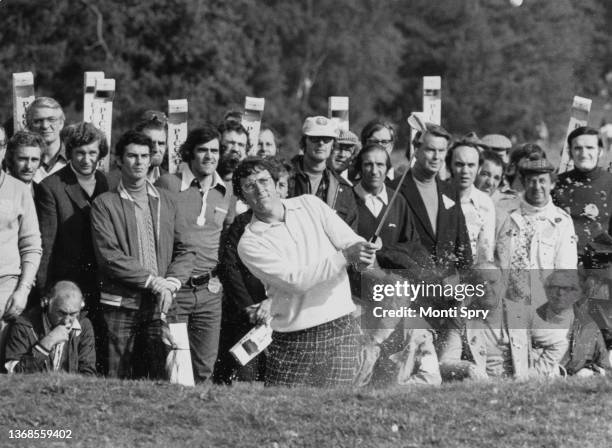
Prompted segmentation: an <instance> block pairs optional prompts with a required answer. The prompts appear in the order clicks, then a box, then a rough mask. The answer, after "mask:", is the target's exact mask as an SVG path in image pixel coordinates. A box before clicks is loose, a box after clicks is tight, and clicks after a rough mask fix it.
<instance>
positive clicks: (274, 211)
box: [232, 117, 376, 387]
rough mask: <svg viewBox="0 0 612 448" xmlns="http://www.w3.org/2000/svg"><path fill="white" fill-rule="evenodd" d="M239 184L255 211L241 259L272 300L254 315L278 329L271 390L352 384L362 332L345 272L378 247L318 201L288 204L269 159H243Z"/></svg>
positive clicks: (269, 373) (370, 258) (367, 260)
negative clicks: (356, 318)
mask: <svg viewBox="0 0 612 448" xmlns="http://www.w3.org/2000/svg"><path fill="white" fill-rule="evenodd" d="M321 118H322V117H321ZM325 120H327V119H325ZM321 126H323V124H322V123H321ZM232 182H233V184H234V191H235V192H236V195H237V196H238V197H240V198H241V199H242V200H244V201H245V202H246V203H247V204H248V205H249V206H250V208H251V210H253V219H252V220H251V223H250V224H249V225H248V226H247V227H246V230H245V232H244V234H243V236H242V238H241V239H240V242H239V243H238V255H239V256H240V259H241V260H242V261H243V262H244V264H245V265H246V266H247V268H248V269H249V270H250V271H251V272H252V273H253V274H254V275H255V276H256V277H257V278H259V279H260V280H261V281H262V282H263V284H264V286H265V288H266V292H267V294H268V299H266V300H264V301H263V302H261V303H260V305H259V307H258V308H257V309H256V310H255V311H254V314H255V317H256V318H257V319H258V320H260V321H264V322H265V321H268V320H270V319H271V326H272V329H273V330H274V333H273V336H272V344H271V345H270V347H269V351H268V356H269V357H268V360H267V366H266V380H265V381H266V384H267V385H283V386H295V385H308V386H323V387H331V386H339V385H350V384H351V382H352V381H353V376H354V374H355V370H356V367H357V355H358V345H357V333H358V330H357V327H356V323H355V320H354V319H353V318H352V316H351V313H352V312H353V311H354V310H355V305H354V304H353V301H352V299H351V291H350V287H349V279H348V274H347V271H346V267H347V265H349V264H353V265H354V266H355V267H356V268H357V269H365V268H367V267H369V266H371V265H372V264H373V263H374V259H375V256H376V247H375V246H374V245H373V244H371V243H367V242H366V241H365V240H364V239H363V238H361V237H359V236H358V235H357V234H355V233H354V232H353V231H351V229H350V228H349V227H348V226H347V225H346V223H345V222H343V221H342V219H340V218H339V217H338V215H337V214H336V213H334V212H333V211H332V210H331V209H330V208H329V207H328V206H327V205H325V204H324V203H323V202H322V201H320V200H319V199H317V198H315V197H313V196H311V195H302V196H300V197H296V198H291V199H285V200H281V199H280V196H279V193H278V191H277V185H276V184H277V182H278V170H276V169H275V167H274V165H272V163H271V162H270V161H268V160H265V159H263V160H262V159H246V160H244V161H243V162H241V163H240V165H238V168H237V169H236V171H235V172H234V177H233V179H232Z"/></svg>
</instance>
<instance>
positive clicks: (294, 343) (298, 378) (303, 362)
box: [265, 315, 359, 387]
mask: <svg viewBox="0 0 612 448" xmlns="http://www.w3.org/2000/svg"><path fill="white" fill-rule="evenodd" d="M358 334H359V330H358V328H357V323H356V322H355V320H354V318H353V317H352V316H350V315H348V316H343V317H340V318H338V319H335V320H332V321H331V322H327V323H324V324H321V325H318V326H316V327H312V328H307V329H305V330H300V331H293V332H289V333H279V332H274V334H273V336H272V344H270V346H269V347H268V359H267V365H266V378H265V384H266V386H316V387H334V386H342V385H351V384H352V381H353V377H354V376H355V373H356V369H357V361H358V354H359V346H358V344H357V336H358Z"/></svg>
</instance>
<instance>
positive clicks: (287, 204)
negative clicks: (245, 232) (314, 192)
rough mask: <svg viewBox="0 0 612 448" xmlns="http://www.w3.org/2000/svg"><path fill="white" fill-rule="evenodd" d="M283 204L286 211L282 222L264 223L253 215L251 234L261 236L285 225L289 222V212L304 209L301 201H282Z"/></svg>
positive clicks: (250, 226)
mask: <svg viewBox="0 0 612 448" xmlns="http://www.w3.org/2000/svg"><path fill="white" fill-rule="evenodd" d="M293 199H297V198H293ZM281 202H282V203H283V207H284V209H285V219H284V220H283V221H280V222H273V223H267V222H263V221H260V220H259V219H257V217H256V216H255V213H253V216H252V217H251V223H250V224H249V229H250V230H251V232H253V233H255V234H258V235H261V234H263V233H265V232H266V231H267V230H268V229H270V228H272V227H276V226H279V225H281V224H284V223H285V222H286V221H287V214H288V213H289V212H292V211H293V210H298V209H300V208H302V204H301V202H300V201H294V200H292V199H281Z"/></svg>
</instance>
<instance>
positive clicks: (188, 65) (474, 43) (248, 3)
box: [0, 0, 612, 140]
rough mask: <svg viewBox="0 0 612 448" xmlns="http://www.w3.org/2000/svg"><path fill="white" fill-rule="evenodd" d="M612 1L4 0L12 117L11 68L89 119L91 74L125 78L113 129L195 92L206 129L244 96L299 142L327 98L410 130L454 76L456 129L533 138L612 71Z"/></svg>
mask: <svg viewBox="0 0 612 448" xmlns="http://www.w3.org/2000/svg"><path fill="white" fill-rule="evenodd" d="M608 3H609V2H606V1H605V0H581V1H580V2H574V1H571V0H525V2H524V5H523V6H522V7H520V8H514V7H511V6H510V5H509V3H508V1H507V0H464V1H460V2H459V1H456V0H438V1H435V2H432V1H430V0H410V1H408V0H387V1H384V2H380V1H375V0H303V1H298V0H292V1H289V0H284V1H283V0H234V1H232V2H225V1H220V0H207V1H205V0H148V1H147V2H142V1H136V0H106V1H96V0H50V1H47V2H39V1H37V0H5V1H4V2H1V3H0V20H1V24H2V26H1V27H0V79H4V80H5V82H4V83H2V84H0V98H2V103H0V107H1V110H0V112H1V113H2V115H3V116H4V117H8V116H9V114H10V113H11V82H10V80H11V73H13V72H20V71H33V72H34V74H35V82H36V89H37V95H51V96H54V97H56V98H57V99H58V100H59V101H60V102H61V103H62V104H63V105H65V106H66V111H67V114H68V119H69V121H74V120H78V119H80V117H81V116H82V115H81V114H82V83H83V72H84V71H86V70H102V71H104V72H105V73H106V76H107V77H113V78H115V79H116V80H117V94H116V97H115V107H114V119H115V124H114V129H115V131H116V132H120V131H121V130H124V129H126V128H127V127H129V126H130V124H131V123H132V122H133V120H134V118H135V117H136V116H137V115H138V114H139V113H140V112H141V111H142V110H144V109H151V108H153V109H165V107H166V101H167V99H169V98H185V97H186V98H188V99H189V106H190V122H191V126H195V125H197V123H198V122H202V120H212V121H215V122H217V121H219V120H220V119H221V117H222V116H223V113H224V112H225V111H226V110H228V109H231V108H240V107H241V105H242V102H243V99H244V96H245V95H252V96H263V97H265V98H266V110H265V113H264V120H265V121H267V122H269V123H271V124H272V125H274V126H275V127H276V128H278V130H279V131H280V133H281V134H282V135H285V136H287V137H289V139H290V140H291V139H295V138H296V137H297V135H298V134H299V131H300V125H301V122H302V120H303V117H304V116H306V115H308V114H326V113H327V97H328V96H331V95H340V96H343V95H346V96H350V101H351V104H350V106H351V114H350V118H351V127H352V128H354V129H356V130H359V129H360V127H361V126H362V125H363V124H364V123H365V122H366V121H367V120H369V119H370V118H372V117H373V116H376V115H383V116H387V117H389V118H391V119H393V120H394V121H395V122H397V123H399V124H401V125H402V127H403V129H402V130H403V132H404V134H405V133H406V128H405V124H404V121H405V117H406V116H407V115H408V114H409V113H410V112H411V111H414V110H419V109H420V108H421V77H422V76H424V75H440V76H442V77H443V85H442V87H443V92H442V96H443V124H444V125H446V126H447V127H448V128H449V129H451V130H453V131H455V132H457V133H463V132H467V131H468V130H476V131H477V132H479V133H487V132H505V133H508V134H515V135H517V136H518V137H519V138H533V137H534V134H533V133H534V126H535V124H536V123H538V122H540V121H544V122H546V124H547V125H548V127H549V129H550V130H551V133H552V134H553V137H559V136H562V134H563V132H564V130H565V127H566V126H567V119H568V111H569V104H570V101H571V98H572V96H573V95H575V94H579V95H583V96H593V95H596V94H597V92H598V91H599V89H600V88H601V82H600V79H601V78H602V75H603V74H604V73H605V72H607V71H610V69H611V68H612V67H610V62H609V61H610V60H611V59H610V55H611V53H612V46H610V44H609V43H608V42H609V37H610V31H609V30H608V28H610V27H608V26H607V24H608V23H609V21H610V19H611V18H612V6H610V5H608Z"/></svg>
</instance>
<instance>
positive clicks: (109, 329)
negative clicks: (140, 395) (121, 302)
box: [102, 305, 168, 379]
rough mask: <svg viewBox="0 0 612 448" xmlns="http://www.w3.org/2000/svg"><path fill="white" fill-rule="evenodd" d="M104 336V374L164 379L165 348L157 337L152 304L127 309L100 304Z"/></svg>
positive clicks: (156, 321)
mask: <svg viewBox="0 0 612 448" xmlns="http://www.w3.org/2000/svg"><path fill="white" fill-rule="evenodd" d="M102 311H103V315H104V321H105V323H106V335H105V339H104V343H103V345H104V347H105V350H104V351H105V353H104V357H105V359H106V364H107V365H106V369H107V370H106V373H107V375H108V376H111V377H117V378H124V379H136V378H149V379H165V378H166V377H167V375H166V370H165V364H166V357H167V355H168V348H167V347H166V346H165V345H164V343H163V342H162V340H161V327H162V322H161V320H160V319H159V318H155V319H154V315H153V309H152V308H150V309H149V308H145V307H143V308H141V309H140V310H130V309H127V308H121V307H114V306H108V305H104V306H103V310H102Z"/></svg>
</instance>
